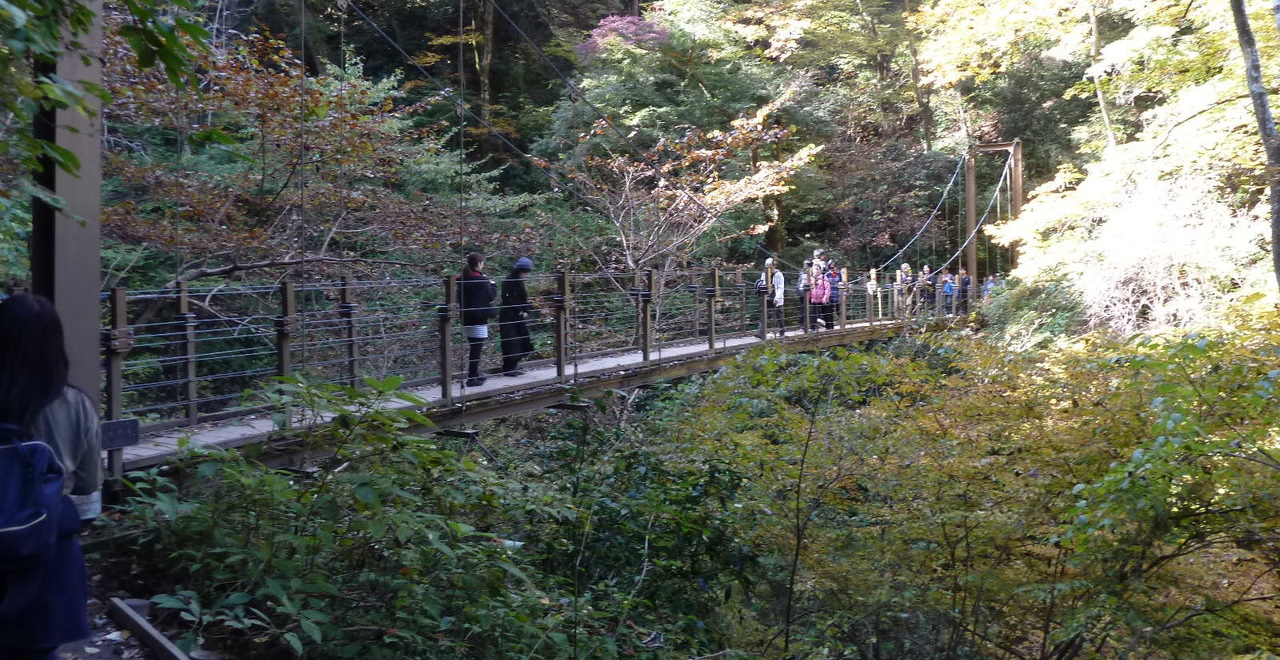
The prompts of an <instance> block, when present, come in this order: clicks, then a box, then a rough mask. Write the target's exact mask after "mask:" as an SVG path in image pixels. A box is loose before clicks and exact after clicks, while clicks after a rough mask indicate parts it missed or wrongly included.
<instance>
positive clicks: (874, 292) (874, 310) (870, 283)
mask: <svg viewBox="0 0 1280 660" xmlns="http://www.w3.org/2000/svg"><path fill="white" fill-rule="evenodd" d="M876 278H877V275H876V269H872V270H870V272H869V274H868V275H867V320H868V321H870V320H872V318H879V317H881V316H883V313H882V312H881V302H879V301H881V294H879V281H878V280H877V279H876ZM873 298H874V299H873ZM873 306H874V307H873Z"/></svg>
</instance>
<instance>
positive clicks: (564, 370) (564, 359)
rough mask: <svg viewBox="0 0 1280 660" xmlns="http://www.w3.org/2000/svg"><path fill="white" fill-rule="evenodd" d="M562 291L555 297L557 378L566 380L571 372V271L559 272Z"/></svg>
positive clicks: (561, 380) (562, 380)
mask: <svg viewBox="0 0 1280 660" xmlns="http://www.w3.org/2000/svg"><path fill="white" fill-rule="evenodd" d="M558 279H559V282H560V292H559V295H557V296H556V297H555V300H554V302H555V320H556V378H557V379H559V380H560V382H564V380H565V378H566V377H567V374H568V373H569V293H570V289H569V273H566V272H563V271H562V272H561V273H560V274H559V277H558Z"/></svg>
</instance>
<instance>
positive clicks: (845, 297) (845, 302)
mask: <svg viewBox="0 0 1280 660" xmlns="http://www.w3.org/2000/svg"><path fill="white" fill-rule="evenodd" d="M836 289H837V290H838V292H840V325H838V326H837V327H840V329H841V330H844V329H845V320H846V318H849V293H850V288H849V269H840V281H838V283H836Z"/></svg>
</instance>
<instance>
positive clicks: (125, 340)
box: [102, 287, 133, 482]
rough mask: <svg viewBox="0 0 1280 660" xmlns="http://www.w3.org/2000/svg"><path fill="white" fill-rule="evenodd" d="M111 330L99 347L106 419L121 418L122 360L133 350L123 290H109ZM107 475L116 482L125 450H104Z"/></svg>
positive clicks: (121, 468) (126, 295) (126, 298)
mask: <svg viewBox="0 0 1280 660" xmlns="http://www.w3.org/2000/svg"><path fill="white" fill-rule="evenodd" d="M110 305H111V311H110V316H111V327H110V328H108V329H106V330H104V331H103V333H102V347H103V350H104V351H105V352H106V354H107V402H106V403H107V405H106V413H107V419H108V420H116V419H121V418H123V417H124V357H125V355H127V354H128V353H129V351H130V349H132V348H133V331H132V330H130V329H129V296H128V292H127V290H126V289H125V288H124V287H115V288H113V289H111V297H110ZM107 474H108V475H109V476H110V478H111V479H112V481H115V482H118V481H119V479H120V478H121V477H123V476H124V449H123V448H119V447H117V448H115V449H109V450H107Z"/></svg>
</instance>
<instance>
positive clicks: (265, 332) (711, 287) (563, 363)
mask: <svg viewBox="0 0 1280 660" xmlns="http://www.w3.org/2000/svg"><path fill="white" fill-rule="evenodd" d="M842 275H843V276H844V280H843V282H842V283H841V284H840V286H839V287H838V288H837V298H835V299H837V300H838V302H835V303H833V304H832V305H831V306H830V307H829V308H827V309H826V310H825V315H826V318H827V319H829V321H830V323H829V325H819V324H817V323H816V318H813V317H811V313H812V314H815V315H816V314H817V313H818V311H817V310H816V309H815V310H810V308H809V307H808V306H806V305H802V304H801V303H800V300H799V296H798V295H797V293H796V291H795V290H794V289H793V290H790V291H786V292H784V297H785V299H786V300H787V301H789V302H788V303H786V304H784V307H783V309H784V310H785V311H786V314H785V319H784V326H783V327H784V328H785V334H784V333H782V332H780V331H779V327H778V324H777V321H776V317H775V319H770V325H769V326H768V327H766V325H765V320H766V319H765V316H764V314H765V310H766V309H767V306H766V305H765V303H764V299H765V297H766V296H772V295H774V293H775V292H773V291H768V290H759V289H758V288H757V286H756V281H757V279H758V277H759V274H758V273H754V272H744V271H741V270H737V271H728V270H720V269H711V270H703V271H680V272H667V273H658V272H654V271H649V272H645V273H640V274H625V275H624V274H616V273H615V274H604V273H591V274H570V273H559V274H554V275H541V276H540V275H533V276H530V277H528V278H526V279H525V280H524V281H525V283H526V286H527V289H528V290H529V292H530V299H531V300H532V301H534V305H535V308H536V310H537V312H536V314H535V316H534V317H533V318H531V319H529V320H528V321H524V322H525V323H527V324H528V326H529V330H530V335H531V339H532V341H533V345H534V353H533V354H532V355H531V356H530V359H529V361H528V362H527V363H526V364H525V365H522V366H524V367H525V369H526V371H525V373H523V374H520V375H518V376H515V377H507V376H505V375H502V374H500V373H497V372H498V371H499V369H498V366H497V365H498V362H499V360H500V355H499V350H498V346H497V344H498V342H497V341H496V340H495V341H493V342H490V345H489V346H488V347H487V350H486V356H485V362H484V366H485V369H486V371H488V372H490V373H491V376H490V378H489V379H488V380H487V382H485V383H484V384H482V385H479V386H476V387H467V386H466V385H465V383H466V379H465V368H466V353H465V352H466V348H467V346H466V340H465V338H464V337H463V336H462V333H461V328H460V327H459V318H460V309H459V306H458V303H457V300H456V299H455V291H456V290H455V282H454V280H455V278H454V277H438V278H425V279H414V280H397V281H385V280H380V281H355V280H343V281H335V282H305V283H293V282H284V283H282V284H280V285H274V286H248V285H245V286H225V285H224V286H218V287H194V286H188V285H185V284H183V285H179V286H178V287H176V288H174V289H165V290H148V291H128V290H126V289H123V288H117V289H114V290H113V291H111V293H110V295H109V296H108V298H107V301H106V310H105V314H106V318H108V319H109V320H110V326H109V327H108V328H105V329H104V331H103V337H104V342H103V348H104V355H103V363H104V365H105V372H106V377H105V379H104V383H105V384H104V399H105V409H106V413H105V417H106V419H107V420H108V421H107V427H108V428H113V427H114V426H117V425H119V426H124V427H127V428H132V429H133V430H134V431H136V435H135V434H134V433H133V432H125V433H107V434H106V435H105V440H104V447H106V448H107V451H108V453H109V461H108V463H109V465H110V466H111V467H112V471H113V472H114V473H116V474H117V475H118V474H120V473H121V472H123V471H127V470H131V469H137V468H141V467H145V466H149V465H154V464H157V463H160V462H163V461H165V460H166V459H168V458H171V457H173V456H174V455H175V454H177V453H179V451H180V445H183V446H216V447H224V448H229V447H240V446H244V445H249V444H257V443H263V442H269V441H270V440H272V439H273V438H276V437H279V436H281V435H282V432H283V431H284V430H285V429H286V428H298V426H299V425H305V424H308V423H312V421H314V420H313V419H312V418H310V417H306V416H304V415H302V414H300V413H299V414H289V413H288V412H287V411H286V409H284V408H283V407H282V405H281V404H280V402H278V401H277V402H275V403H270V402H267V401H266V400H265V399H263V398H262V397H260V396H258V395H257V393H259V392H261V391H264V390H269V389H270V388H271V386H272V385H273V384H274V383H276V382H278V378H279V377H281V376H295V377H298V378H300V379H301V380H303V381H305V382H308V383H317V384H320V383H323V384H336V385H348V386H353V387H363V385H364V383H365V379H367V378H370V379H379V380H381V379H388V378H396V379H398V380H399V382H400V383H401V388H402V389H403V390H404V391H405V392H406V393H408V394H411V395H412V396H413V397H414V398H415V399H416V400H419V401H420V402H421V403H419V404H412V405H409V404H403V405H406V407H413V408H414V409H415V410H418V411H419V412H421V413H423V414H424V415H425V416H427V417H428V418H429V419H431V420H432V421H433V422H434V423H435V424H436V425H437V426H439V427H444V428H448V427H453V428H457V427H462V426H465V425H467V424H471V423H475V422H479V421H483V420H488V419H494V418H497V417H502V416H506V415H511V414H516V413H520V412H526V411H531V410H537V409H543V408H548V407H555V406H563V405H566V404H569V403H571V402H572V401H575V400H579V399H580V398H582V397H590V396H592V395H594V394H597V393H599V392H602V391H605V390H609V389H628V388H634V387H638V386H642V385H646V384H651V383H656V382H660V381H664V380H670V379H673V378H679V377H683V376H688V375H691V374H695V373H699V372H705V371H709V370H714V369H717V368H719V367H721V366H723V365H725V364H726V363H728V362H729V361H730V360H732V359H733V358H734V357H735V356H737V355H739V354H741V353H743V352H745V351H747V350H749V349H751V348H753V347H756V346H759V345H761V344H763V343H765V342H772V343H775V344H776V345H778V346H779V347H780V348H781V349H783V350H792V351H806V350H821V349H825V348H829V347H833V346H839V345H851V344H858V343H861V342H866V341H871V340H877V339H885V338H888V337H892V336H894V335H896V334H898V333H899V332H901V331H902V329H903V328H904V327H906V326H907V325H908V323H910V322H912V321H913V320H914V319H915V318H917V317H918V316H919V315H920V314H921V313H927V312H928V310H930V309H932V310H933V313H935V314H937V315H940V316H941V315H945V314H946V312H947V311H953V310H949V309H948V308H947V305H946V302H945V301H944V300H943V299H942V298H941V297H938V298H937V299H936V300H934V301H933V304H932V305H929V304H925V303H923V302H922V301H921V300H920V299H919V295H920V294H919V292H918V291H917V290H916V289H914V288H911V287H909V286H903V285H902V283H901V280H900V278H895V277H893V276H887V275H878V276H876V278H875V279H869V278H868V277H866V276H864V277H854V278H850V277H849V273H848V272H847V271H846V272H844V273H843V274H842ZM978 293H979V292H978V291H977V290H976V288H975V290H973V291H971V292H968V296H967V300H970V301H974V302H975V303H976V302H977V301H978ZM498 309H499V311H501V307H499V308H498ZM954 311H959V310H954ZM814 327H820V328H823V329H822V330H820V331H819V330H813V329H812V328H814ZM308 420H311V421H308ZM139 436H140V437H139Z"/></svg>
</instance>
